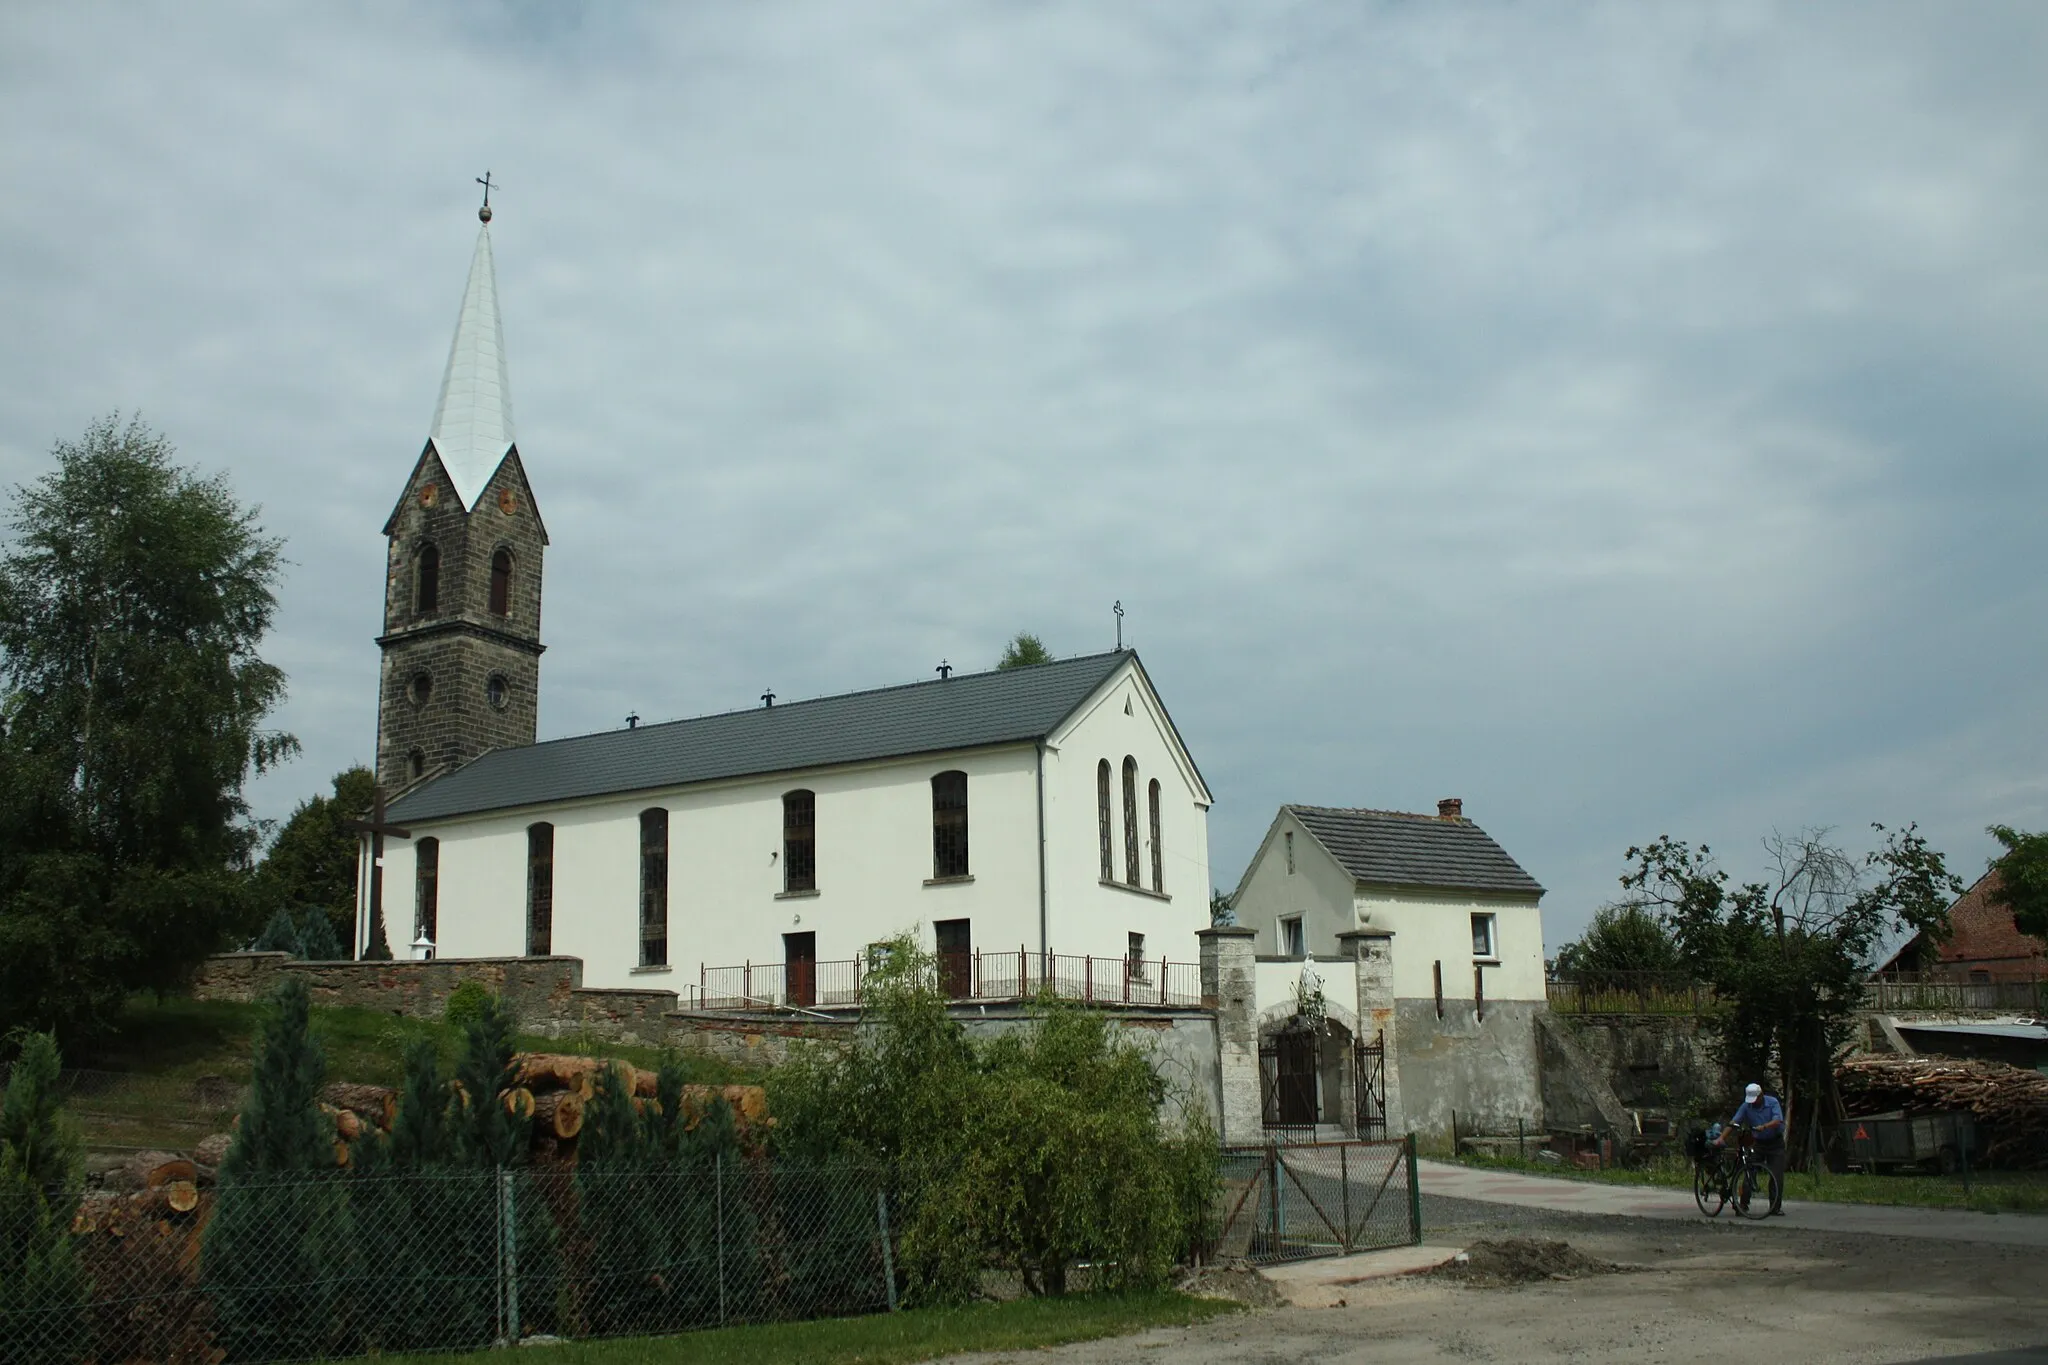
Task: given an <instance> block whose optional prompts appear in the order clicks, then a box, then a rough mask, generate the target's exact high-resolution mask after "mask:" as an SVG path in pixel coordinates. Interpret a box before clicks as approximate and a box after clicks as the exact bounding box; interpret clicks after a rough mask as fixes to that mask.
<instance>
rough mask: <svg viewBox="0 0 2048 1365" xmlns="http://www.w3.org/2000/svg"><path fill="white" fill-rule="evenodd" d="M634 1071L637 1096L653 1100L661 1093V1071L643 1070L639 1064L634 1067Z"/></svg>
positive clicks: (635, 1093) (634, 1086) (634, 1090)
mask: <svg viewBox="0 0 2048 1365" xmlns="http://www.w3.org/2000/svg"><path fill="white" fill-rule="evenodd" d="M632 1071H633V1094H634V1095H635V1096H636V1097H638V1098H640V1099H643V1100H651V1099H653V1098H655V1097H656V1096H657V1095H659V1094H660V1093H661V1075H660V1073H659V1072H654V1071H642V1070H641V1069H640V1068H639V1067H637V1066H636V1067H634V1068H632Z"/></svg>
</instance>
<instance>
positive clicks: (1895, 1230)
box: [1416, 1161, 2048, 1247]
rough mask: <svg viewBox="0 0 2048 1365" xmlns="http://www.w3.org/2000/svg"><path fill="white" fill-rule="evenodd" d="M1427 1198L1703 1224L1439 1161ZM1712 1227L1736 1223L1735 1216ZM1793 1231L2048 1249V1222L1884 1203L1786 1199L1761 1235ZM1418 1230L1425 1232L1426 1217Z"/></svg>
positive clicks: (1424, 1171) (1660, 1202)
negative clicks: (1784, 1227)
mask: <svg viewBox="0 0 2048 1365" xmlns="http://www.w3.org/2000/svg"><path fill="white" fill-rule="evenodd" d="M1416 1174H1417V1175H1418V1176H1419V1177H1420V1179H1421V1182H1422V1192H1423V1194H1424V1195H1437V1196H1442V1197H1444V1198H1449V1199H1471V1200H1478V1201H1481V1202H1483V1203H1489V1204H1508V1205H1513V1206H1515V1207H1518V1208H1529V1209H1548V1210H1551V1211H1553V1212H1558V1213H1585V1214H1596V1215H1608V1216H1616V1215H1618V1216H1622V1217H1629V1218H1670V1219H1685V1220H1689V1221H1693V1222H1704V1221H1706V1220H1705V1219H1704V1218H1703V1217H1702V1216H1701V1214H1700V1210H1699V1205H1697V1204H1695V1203H1694V1202H1693V1198H1692V1191H1690V1190H1677V1189H1670V1188H1666V1187H1662V1186H1654V1185H1602V1184H1596V1183H1594V1182H1593V1181H1590V1180H1559V1179H1552V1178H1550V1177H1547V1176H1540V1175H1523V1174H1521V1173H1519V1172H1515V1171H1484V1170H1475V1169H1473V1168H1472V1167H1469V1166H1455V1165H1451V1164H1449V1163H1447V1162H1441V1161H1421V1162H1417V1163H1416ZM1715 1221H1717V1222H1729V1221H1740V1220H1736V1219H1735V1214H1734V1212H1733V1211H1732V1210H1729V1211H1726V1212H1723V1213H1722V1214H1721V1216H1720V1218H1719V1219H1717V1220H1715ZM1781 1225H1793V1226H1797V1227H1800V1228H1804V1229H1807V1230H1810V1231H1820V1232H1834V1233H1851V1234H1855V1233H1864V1234H1868V1235H1871V1236H1877V1237H1939V1238H1943V1239H1945V1240H1948V1241H1956V1242H1988V1243H1996V1244H1999V1245H2004V1246H2024V1247H2048V1217H2044V1216H2042V1215H2040V1214H2031V1213H1965V1212H1963V1211H1961V1210H1957V1209H1915V1208H1899V1207H1893V1206H1889V1205H1881V1204H1809V1203H1799V1202H1795V1201H1793V1200H1790V1199H1788V1200H1786V1201H1785V1217H1783V1218H1773V1219H1770V1220H1768V1221H1766V1222H1762V1223H1757V1224H1753V1225H1752V1226H1755V1227H1757V1228H1758V1229H1760V1230H1761V1229H1765V1228H1772V1227H1778V1226H1781ZM1423 1231H1424V1232H1425V1233H1427V1232H1428V1231H1429V1226H1428V1221H1427V1219H1426V1218H1425V1220H1424V1226H1423Z"/></svg>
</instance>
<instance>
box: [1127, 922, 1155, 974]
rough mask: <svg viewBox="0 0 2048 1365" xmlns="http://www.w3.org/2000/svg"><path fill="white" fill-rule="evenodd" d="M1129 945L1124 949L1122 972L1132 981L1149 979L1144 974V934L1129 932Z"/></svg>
mask: <svg viewBox="0 0 2048 1365" xmlns="http://www.w3.org/2000/svg"><path fill="white" fill-rule="evenodd" d="M1128 937H1129V943H1130V946H1129V947H1128V948H1127V949H1125V951H1124V974H1125V975H1126V976H1128V977H1129V978H1130V979H1131V980H1133V981H1150V980H1151V979H1152V978H1151V977H1149V976H1147V975H1146V974H1145V936H1144V935H1143V934H1131V935H1129V936H1128Z"/></svg>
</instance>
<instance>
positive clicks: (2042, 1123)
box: [1835, 1057, 2048, 1170]
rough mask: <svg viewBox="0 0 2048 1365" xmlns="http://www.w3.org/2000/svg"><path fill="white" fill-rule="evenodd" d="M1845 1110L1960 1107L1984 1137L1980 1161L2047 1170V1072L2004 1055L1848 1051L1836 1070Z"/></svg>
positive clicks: (1857, 1113)
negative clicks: (1972, 1057)
mask: <svg viewBox="0 0 2048 1365" xmlns="http://www.w3.org/2000/svg"><path fill="white" fill-rule="evenodd" d="M1835 1083H1836V1085H1837V1086H1838V1087H1839V1089H1840V1091H1841V1096H1842V1107H1843V1110H1844V1112H1846V1113H1847V1114H1848V1115H1849V1116H1850V1117H1852V1118H1853V1117H1857V1116H1861V1115H1866V1114H1884V1113H1892V1112H1895V1111H1900V1110H1903V1111H1904V1112H1906V1113H1908V1114H1924V1113H1935V1112H1940V1111H1948V1110H1966V1111H1968V1112H1969V1113H1970V1114H1971V1115H1972V1116H1973V1117H1974V1118H1975V1120H1976V1123H1977V1127H1978V1129H1979V1131H1980V1133H1981V1135H1982V1137H1983V1138H1984V1139H1985V1140H1986V1145H1985V1148H1984V1160H1985V1162H1986V1163H1987V1164H1990V1165H1993V1166H2002V1167H2006V1168H2009V1169H2014V1170H2048V1076H2044V1075H2042V1074H2041V1073H2040V1072H2038V1071H2028V1070H2025V1069H2024V1068H2021V1067H2017V1066H2011V1065H2008V1064H2007V1063H2005V1062H1978V1061H1963V1060H1959V1059H1954V1058H1946V1057H1854V1058H1851V1059H1849V1060H1848V1061H1845V1062H1843V1063H1842V1064H1841V1065H1840V1066H1839V1067H1838V1068H1837V1069H1836V1072H1835Z"/></svg>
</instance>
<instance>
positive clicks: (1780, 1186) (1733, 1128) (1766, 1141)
mask: <svg viewBox="0 0 2048 1365" xmlns="http://www.w3.org/2000/svg"><path fill="white" fill-rule="evenodd" d="M1744 1124H1748V1125H1749V1131H1750V1135H1751V1137H1752V1138H1753V1139H1754V1140H1755V1142H1756V1154H1757V1158H1758V1159H1759V1160H1760V1161H1762V1162H1763V1163H1764V1165H1766V1166H1768V1167H1770V1171H1771V1212H1772V1213H1773V1214H1776V1215H1777V1216H1778V1217H1780V1218H1782V1217H1784V1216H1785V1204H1784V1201H1785V1108H1784V1106H1783V1105H1781V1104H1779V1103H1778V1097H1777V1096H1776V1095H1766V1094H1765V1093H1764V1088H1763V1087H1762V1086H1760V1085H1758V1084H1757V1083H1756V1082H1755V1081H1751V1082H1750V1083H1749V1085H1748V1086H1747V1087H1746V1088H1745V1089H1744V1090H1743V1092H1742V1107H1741V1108H1740V1109H1737V1110H1736V1111H1735V1117H1734V1118H1732V1119H1729V1120H1728V1127H1727V1128H1726V1129H1725V1130H1724V1131H1723V1132H1722V1134H1721V1135H1720V1136H1719V1137H1717V1138H1715V1139H1714V1145H1715V1146H1716V1147H1719V1146H1722V1145H1723V1144H1725V1143H1726V1142H1727V1141H1728V1134H1729V1133H1734V1132H1740V1131H1741V1129H1742V1126H1743V1125H1744Z"/></svg>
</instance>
